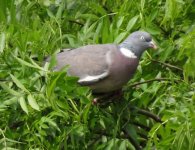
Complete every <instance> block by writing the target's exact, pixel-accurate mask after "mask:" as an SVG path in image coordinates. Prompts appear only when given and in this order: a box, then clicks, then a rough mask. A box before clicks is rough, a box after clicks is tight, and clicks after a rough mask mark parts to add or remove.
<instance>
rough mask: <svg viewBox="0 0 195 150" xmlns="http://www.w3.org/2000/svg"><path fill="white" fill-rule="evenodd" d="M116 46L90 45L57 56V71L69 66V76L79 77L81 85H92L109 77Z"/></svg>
mask: <svg viewBox="0 0 195 150" xmlns="http://www.w3.org/2000/svg"><path fill="white" fill-rule="evenodd" d="M114 48H116V46H115V45H112V44H105V45H88V46H84V47H81V48H77V49H74V50H71V51H65V52H62V53H59V54H58V55H57V66H56V68H55V70H59V69H61V68H62V67H64V66H66V65H69V66H70V68H69V70H68V74H69V75H72V76H78V77H79V78H80V79H79V81H78V82H79V83H80V84H81V85H90V84H93V83H95V82H98V81H100V80H103V79H105V78H106V77H108V76H109V65H110V60H109V55H110V53H111V51H112V49H114Z"/></svg>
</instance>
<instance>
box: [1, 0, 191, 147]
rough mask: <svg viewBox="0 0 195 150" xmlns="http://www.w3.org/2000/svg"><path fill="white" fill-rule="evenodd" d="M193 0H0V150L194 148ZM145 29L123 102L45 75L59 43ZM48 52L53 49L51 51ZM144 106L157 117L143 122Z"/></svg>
mask: <svg viewBox="0 0 195 150" xmlns="http://www.w3.org/2000/svg"><path fill="white" fill-rule="evenodd" d="M194 6H195V1H193V0H185V1H184V0H153V1H152V0H148V1H146V0H138V1H133V0H123V1H121V0H102V1H99V0H85V1H84V0H36V1H33V0H28V1H25V0H0V80H1V81H0V122H1V123H0V149H6V150H8V149H10V150H11V149H79V150H80V149H120V150H124V149H148V150H150V149H158V150H159V149H160V150H161V149H162V150H163V149H165V150H167V149H173V150H174V149H177V150H183V149H185V150H194V149H195V112H194V109H195V71H194V70H195V24H194V22H195V7H194ZM135 30H145V31H148V32H150V33H151V34H152V35H153V37H154V39H155V41H156V42H157V44H158V47H159V49H158V50H157V51H153V50H149V51H148V52H146V53H145V54H144V55H143V57H142V59H141V61H140V65H139V67H138V70H137V73H136V74H135V76H134V78H133V79H132V80H131V81H130V82H129V83H128V85H127V86H125V87H124V99H123V100H121V101H119V102H115V103H110V104H109V105H107V106H106V107H102V106H99V105H97V106H95V105H93V104H92V99H93V96H92V94H91V91H90V90H89V89H88V88H85V87H79V86H78V85H77V84H76V81H77V78H75V77H67V76H66V68H64V69H63V70H62V71H60V72H52V71H51V70H50V69H49V68H51V66H53V65H54V64H55V57H53V59H52V61H51V63H50V65H49V64H47V63H46V64H45V65H43V62H44V58H45V57H46V56H48V55H52V54H55V53H57V52H59V51H60V49H61V48H74V47H79V46H82V45H87V44H91V43H112V42H114V43H120V42H121V41H122V40H123V39H124V38H125V37H127V36H128V35H129V34H130V33H131V32H133V31H135ZM54 56H55V55H54ZM144 110H148V111H150V112H152V113H153V114H156V115H158V116H159V117H161V120H162V121H160V120H159V119H158V118H155V117H156V116H153V119H152V118H151V115H152V114H149V115H150V117H148V116H147V115H143V114H147V113H145V111H144Z"/></svg>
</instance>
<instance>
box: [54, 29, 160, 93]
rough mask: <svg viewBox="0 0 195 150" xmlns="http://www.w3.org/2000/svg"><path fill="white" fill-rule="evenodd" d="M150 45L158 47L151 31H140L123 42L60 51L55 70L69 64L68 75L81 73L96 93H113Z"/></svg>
mask: <svg viewBox="0 0 195 150" xmlns="http://www.w3.org/2000/svg"><path fill="white" fill-rule="evenodd" d="M148 48H153V49H156V48H157V47H156V45H155V43H154V41H153V40H152V37H151V36H150V34H149V33H147V32H144V31H136V32H133V33H132V34H130V35H129V36H128V37H127V38H126V39H125V40H124V41H123V42H122V43H121V44H119V45H117V44H96V45H87V46H83V47H79V48H76V49H73V50H68V51H63V52H61V53H58V54H57V56H56V59H57V65H56V67H55V68H54V71H58V70H60V69H61V68H63V67H64V66H66V65H69V68H68V75H71V76H77V77H79V80H78V83H79V84H80V85H83V86H89V87H90V88H91V89H92V91H93V93H109V92H113V91H116V90H120V89H121V88H122V86H123V85H124V84H126V83H127V82H128V81H129V80H130V78H131V77H132V76H133V74H134V73H135V71H136V68H137V66H138V63H139V59H140V57H141V55H142V53H143V52H144V51H145V50H146V49H148Z"/></svg>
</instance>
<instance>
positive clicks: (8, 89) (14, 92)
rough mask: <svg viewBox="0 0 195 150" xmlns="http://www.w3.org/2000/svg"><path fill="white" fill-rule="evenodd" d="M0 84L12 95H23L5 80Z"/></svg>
mask: <svg viewBox="0 0 195 150" xmlns="http://www.w3.org/2000/svg"><path fill="white" fill-rule="evenodd" d="M0 86H1V87H2V88H3V89H4V90H5V91H6V92H8V93H9V94H11V95H14V96H20V95H21V93H19V92H17V91H15V90H13V89H11V88H10V87H8V86H7V85H6V84H5V83H3V82H0Z"/></svg>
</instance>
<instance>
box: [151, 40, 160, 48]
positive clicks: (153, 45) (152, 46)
mask: <svg viewBox="0 0 195 150" xmlns="http://www.w3.org/2000/svg"><path fill="white" fill-rule="evenodd" d="M150 47H151V48H153V49H157V48H158V47H157V46H156V43H155V42H154V40H152V41H151V42H150Z"/></svg>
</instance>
